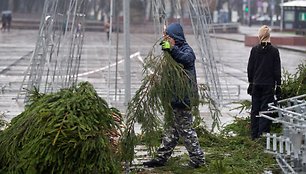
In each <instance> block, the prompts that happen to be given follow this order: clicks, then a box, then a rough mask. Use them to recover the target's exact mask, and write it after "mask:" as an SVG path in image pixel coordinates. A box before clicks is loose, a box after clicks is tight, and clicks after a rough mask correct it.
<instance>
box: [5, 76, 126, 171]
mask: <svg viewBox="0 0 306 174" xmlns="http://www.w3.org/2000/svg"><path fill="white" fill-rule="evenodd" d="M121 121H122V120H121V115H120V113H119V112H118V110H117V109H115V108H110V107H109V106H108V104H107V103H106V101H105V100H103V99H102V98H100V97H99V96H98V95H97V93H96V91H95V90H94V88H93V86H92V85H91V84H90V83H88V82H82V83H80V84H79V85H78V86H74V87H71V88H68V89H62V90H60V91H59V92H57V93H53V94H40V93H38V92H37V91H33V94H32V95H31V97H30V104H29V105H28V106H26V108H25V111H24V112H22V113H21V114H20V115H18V116H17V117H15V118H13V119H12V121H11V124H10V125H9V127H8V128H6V129H5V130H4V131H2V132H1V133H0V173H31V174H36V173H37V174H38V173H56V174H60V173H82V174H84V173H120V172H121V166H120V162H119V161H120V160H119V159H120V158H119V154H120V151H119V150H118V143H116V141H117V140H116V139H118V137H119V136H120V134H121V132H120V129H121V127H120V124H121Z"/></svg>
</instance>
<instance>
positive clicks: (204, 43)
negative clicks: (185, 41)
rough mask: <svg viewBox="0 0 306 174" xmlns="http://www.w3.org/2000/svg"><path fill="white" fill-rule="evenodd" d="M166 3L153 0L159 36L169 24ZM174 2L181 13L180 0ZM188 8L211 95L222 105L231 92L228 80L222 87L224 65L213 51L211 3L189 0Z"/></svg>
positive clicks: (156, 30)
mask: <svg viewBox="0 0 306 174" xmlns="http://www.w3.org/2000/svg"><path fill="white" fill-rule="evenodd" d="M164 3H165V2H164V1H161V0H153V1H152V11H153V17H154V25H155V34H156V35H157V36H159V37H160V36H161V35H162V31H163V30H164V24H166V25H167V14H166V12H165V6H166V5H165V4H164ZM174 4H176V6H175V8H176V12H177V13H178V14H180V12H181V11H182V9H181V6H180V4H181V3H180V0H177V2H175V3H174ZM188 8H189V15H190V19H191V24H192V29H193V33H194V37H195V39H196V41H197V45H198V47H199V50H200V57H201V59H202V64H203V69H204V76H205V84H206V85H207V86H208V87H209V89H210V90H209V93H210V96H211V97H212V98H213V99H214V100H215V101H216V102H217V103H218V104H219V105H221V104H223V102H224V100H223V98H224V96H226V97H227V96H229V94H228V90H227V82H226V81H225V80H224V81H223V82H224V86H225V88H224V86H223V88H224V89H226V90H222V89H221V88H222V87H221V86H222V85H221V83H220V76H219V73H220V70H222V69H223V67H222V64H220V63H218V62H220V60H217V58H216V56H215V54H214V52H213V46H212V41H213V39H212V37H211V35H210V34H211V33H212V32H214V29H213V28H212V25H211V24H212V19H211V12H210V9H209V4H208V2H207V1H200V0H188ZM180 16H181V15H180ZM177 22H180V23H183V22H182V20H181V19H178V21H177ZM157 38H158V37H157Z"/></svg>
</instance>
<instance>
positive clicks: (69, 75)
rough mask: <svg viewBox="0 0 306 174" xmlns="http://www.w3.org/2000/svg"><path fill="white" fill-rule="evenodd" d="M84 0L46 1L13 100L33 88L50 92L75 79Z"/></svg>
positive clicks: (80, 46) (83, 14)
mask: <svg viewBox="0 0 306 174" xmlns="http://www.w3.org/2000/svg"><path fill="white" fill-rule="evenodd" d="M85 10H86V5H85V0H69V1H65V0H46V1H45V5H44V10H43V14H42V18H41V22H40V28H39V33H38V38H37V42H36V47H35V50H34V52H33V55H32V57H31V60H30V63H29V66H28V68H27V70H26V72H25V75H24V79H23V82H22V84H21V87H20V90H19V92H18V94H17V97H16V99H17V100H19V99H21V98H23V97H24V99H25V102H27V98H28V95H29V91H32V90H34V88H36V89H37V90H38V91H39V92H44V93H47V92H53V91H57V90H59V89H61V88H63V87H69V86H71V85H73V84H75V83H76V82H77V74H78V71H79V66H80V59H81V52H82V45H83V38H84V26H83V24H84V22H85Z"/></svg>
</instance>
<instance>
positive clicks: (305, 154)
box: [260, 94, 306, 173]
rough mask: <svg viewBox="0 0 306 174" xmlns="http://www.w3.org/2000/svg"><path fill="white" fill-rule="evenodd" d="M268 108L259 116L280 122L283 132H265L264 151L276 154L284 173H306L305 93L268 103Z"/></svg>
mask: <svg viewBox="0 0 306 174" xmlns="http://www.w3.org/2000/svg"><path fill="white" fill-rule="evenodd" d="M269 108H270V109H269V110H270V111H265V112H261V113H260V116H261V117H265V118H268V119H270V120H273V121H274V122H276V123H282V126H283V134H282V135H276V134H273V135H271V134H269V133H268V134H266V151H267V152H268V153H272V154H274V155H275V156H276V160H277V163H278V165H279V166H280V168H281V169H282V171H283V172H284V173H306V94H304V95H301V96H296V97H292V98H288V99H285V100H281V101H279V102H278V103H277V104H274V103H270V104H269ZM275 113H277V114H276V115H277V117H273V116H272V115H273V114H274V115H275Z"/></svg>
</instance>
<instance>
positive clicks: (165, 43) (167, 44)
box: [160, 40, 171, 51]
mask: <svg viewBox="0 0 306 174" xmlns="http://www.w3.org/2000/svg"><path fill="white" fill-rule="evenodd" d="M160 45H161V46H162V50H164V51H170V48H171V45H170V42H169V41H167V40H163V41H162V42H161V43H160Z"/></svg>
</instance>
